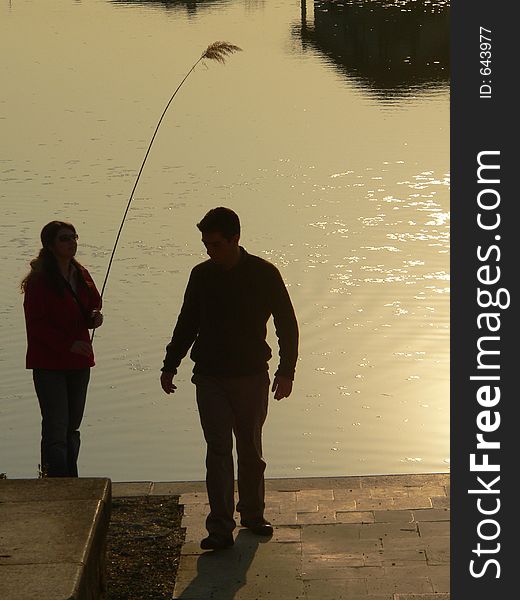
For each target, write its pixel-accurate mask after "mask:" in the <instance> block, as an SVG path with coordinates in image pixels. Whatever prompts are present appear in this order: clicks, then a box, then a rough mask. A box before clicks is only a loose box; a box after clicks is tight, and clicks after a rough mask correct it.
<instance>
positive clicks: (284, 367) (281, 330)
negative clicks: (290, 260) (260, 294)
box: [272, 268, 299, 400]
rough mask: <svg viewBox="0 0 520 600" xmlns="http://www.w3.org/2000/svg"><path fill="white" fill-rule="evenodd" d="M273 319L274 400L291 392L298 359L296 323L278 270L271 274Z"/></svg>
mask: <svg viewBox="0 0 520 600" xmlns="http://www.w3.org/2000/svg"><path fill="white" fill-rule="evenodd" d="M272 292H273V294H272V298H273V307H272V313H273V319H274V326H275V330H276V335H277V337H278V346H279V352H280V364H279V365H278V369H277V370H276V373H275V377H274V381H273V387H272V391H273V392H274V397H275V399H276V400H280V399H281V398H286V397H287V396H289V395H290V393H291V391H292V382H293V379H294V370H295V368H296V360H297V359H298V336H299V334H298V323H297V321H296V315H295V314H294V308H293V305H292V303H291V299H290V297H289V293H288V291H287V288H286V287H285V283H284V281H283V279H282V276H281V275H280V272H279V271H278V269H276V268H275V269H274V272H273V290H272Z"/></svg>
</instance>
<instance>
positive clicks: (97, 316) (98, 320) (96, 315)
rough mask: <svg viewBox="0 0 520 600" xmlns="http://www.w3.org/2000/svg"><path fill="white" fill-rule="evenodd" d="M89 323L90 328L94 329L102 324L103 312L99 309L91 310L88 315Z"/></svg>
mask: <svg viewBox="0 0 520 600" xmlns="http://www.w3.org/2000/svg"><path fill="white" fill-rule="evenodd" d="M90 319H91V321H90V325H91V327H90V328H91V329H96V328H97V327H101V325H102V324H103V313H101V312H99V310H93V311H92V314H91V315H90Z"/></svg>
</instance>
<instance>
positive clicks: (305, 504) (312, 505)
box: [296, 500, 318, 513]
mask: <svg viewBox="0 0 520 600" xmlns="http://www.w3.org/2000/svg"><path fill="white" fill-rule="evenodd" d="M296 512H301V513H303V512H318V503H317V502H313V501H312V500H311V501H309V500H297V501H296Z"/></svg>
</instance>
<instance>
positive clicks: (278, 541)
mask: <svg viewBox="0 0 520 600" xmlns="http://www.w3.org/2000/svg"><path fill="white" fill-rule="evenodd" d="M118 485H124V484H117V483H116V484H114V496H115V495H123V493H122V492H123V488H121V489H120V490H117V486H118ZM126 485H127V486H132V485H134V486H135V487H134V488H131V487H127V488H126V492H125V493H126V494H127V495H128V493H143V491H144V489H143V488H138V487H137V486H139V485H148V486H149V487H148V488H147V490H146V491H145V493H150V494H167V493H170V494H173V493H175V494H176V493H180V494H181V496H180V500H179V503H180V504H182V505H184V518H183V521H182V524H183V527H185V528H186V540H185V543H184V546H183V548H182V555H181V561H180V565H179V570H178V573H177V579H176V585H175V590H174V594H173V598H175V599H179V600H181V599H182V600H264V599H269V598H271V599H275V600H297V599H298V600H447V599H448V598H449V591H450V586H449V539H450V538H449V534H450V510H449V475H448V474H444V473H442V474H420V475H385V476H366V477H343V478H309V479H275V480H268V481H267V482H266V488H267V492H266V517H267V518H268V519H269V520H270V521H271V522H272V523H273V526H274V528H275V532H274V536H273V537H272V538H271V539H268V540H266V539H265V538H259V537H257V536H255V535H253V534H252V533H251V532H250V531H248V530H246V529H243V528H238V529H237V533H236V536H235V545H234V546H233V547H232V548H229V549H227V550H221V551H218V552H208V551H206V552H205V551H202V550H200V548H199V542H200V540H201V538H203V537H205V535H206V531H205V528H204V520H205V517H206V514H207V512H208V505H207V496H206V493H205V491H204V486H203V484H200V483H199V484H198V485H197V486H196V487H193V485H194V484H192V486H191V488H190V485H189V484H175V483H171V484H168V483H155V484H153V483H149V484H126ZM183 486H184V487H183Z"/></svg>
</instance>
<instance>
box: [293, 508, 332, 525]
mask: <svg viewBox="0 0 520 600" xmlns="http://www.w3.org/2000/svg"><path fill="white" fill-rule="evenodd" d="M335 522H336V512H335V511H333V510H327V511H321V510H320V511H318V512H297V513H296V523H298V524H300V525H305V524H309V525H310V524H319V523H335Z"/></svg>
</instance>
